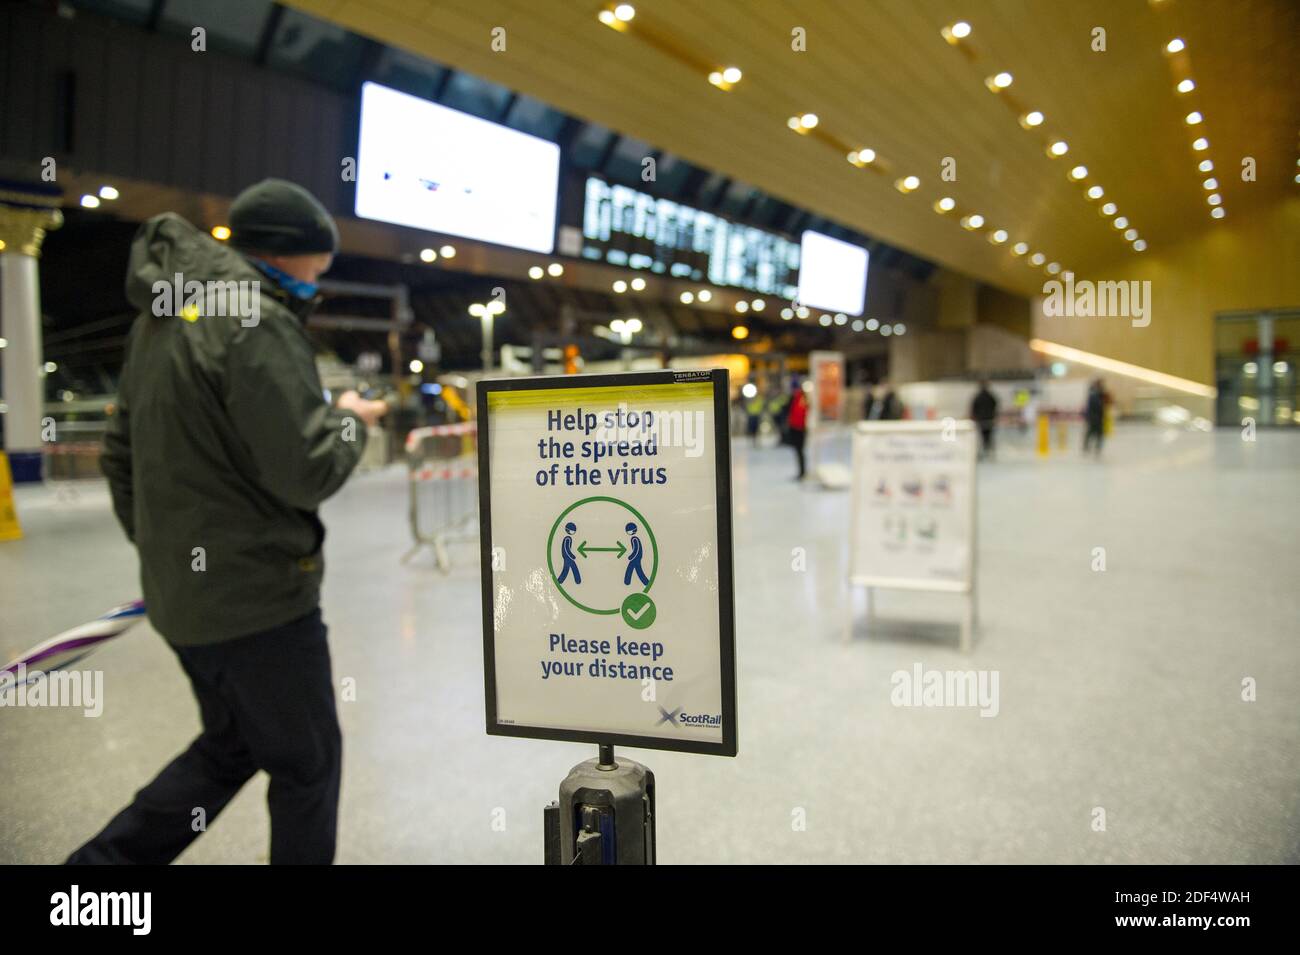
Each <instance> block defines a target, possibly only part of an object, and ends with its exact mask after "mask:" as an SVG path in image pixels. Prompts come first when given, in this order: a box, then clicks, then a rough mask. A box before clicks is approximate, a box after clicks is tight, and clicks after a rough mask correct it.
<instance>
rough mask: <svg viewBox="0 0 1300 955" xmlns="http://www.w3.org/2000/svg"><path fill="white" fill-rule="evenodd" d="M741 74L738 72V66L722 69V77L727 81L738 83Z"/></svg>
mask: <svg viewBox="0 0 1300 955" xmlns="http://www.w3.org/2000/svg"><path fill="white" fill-rule="evenodd" d="M742 75H744V74H742V73H741V72H740V70H739V68H737V67H734V66H729V67H727V68H726V69H725V70H723V71H722V78H723V79H724V80H726V81H727V82H728V83H739V82H740V78H741V76H742Z"/></svg>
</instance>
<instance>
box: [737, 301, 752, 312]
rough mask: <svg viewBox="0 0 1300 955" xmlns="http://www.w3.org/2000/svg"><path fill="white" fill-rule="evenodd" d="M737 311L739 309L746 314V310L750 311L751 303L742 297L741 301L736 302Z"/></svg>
mask: <svg viewBox="0 0 1300 955" xmlns="http://www.w3.org/2000/svg"><path fill="white" fill-rule="evenodd" d="M736 311H738V312H739V313H740V314H741V315H744V314H745V313H746V312H748V311H749V303H748V302H746V301H745V300H744V299H741V300H740V301H739V302H737V303H736Z"/></svg>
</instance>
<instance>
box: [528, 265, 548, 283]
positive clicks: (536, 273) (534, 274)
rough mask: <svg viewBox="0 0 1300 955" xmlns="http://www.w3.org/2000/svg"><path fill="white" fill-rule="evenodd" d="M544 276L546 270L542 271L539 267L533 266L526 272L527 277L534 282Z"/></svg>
mask: <svg viewBox="0 0 1300 955" xmlns="http://www.w3.org/2000/svg"><path fill="white" fill-rule="evenodd" d="M545 274H546V270H545V269H543V268H542V267H541V266H540V265H534V266H533V267H532V268H531V269H529V270H528V277H529V278H530V279H534V280H536V279H540V278H541V277H542V276H543V275H545Z"/></svg>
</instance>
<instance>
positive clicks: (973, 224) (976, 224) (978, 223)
mask: <svg viewBox="0 0 1300 955" xmlns="http://www.w3.org/2000/svg"><path fill="white" fill-rule="evenodd" d="M962 225H964V226H965V227H966V228H967V229H978V228H980V227H982V226H983V225H984V217H983V216H982V215H980V214H979V213H978V212H977V213H974V214H973V215H969V216H967V217H966V218H965V219H964V220H962Z"/></svg>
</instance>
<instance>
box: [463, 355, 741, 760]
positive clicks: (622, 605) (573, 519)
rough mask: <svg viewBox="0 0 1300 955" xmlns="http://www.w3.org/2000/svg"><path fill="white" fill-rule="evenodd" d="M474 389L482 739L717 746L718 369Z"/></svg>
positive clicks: (722, 599) (722, 665)
mask: <svg viewBox="0 0 1300 955" xmlns="http://www.w3.org/2000/svg"><path fill="white" fill-rule="evenodd" d="M609 381H616V382H619V383H617V384H605V382H609ZM588 382H590V383H588ZM560 383H563V384H562V385H561V384H560ZM719 383H720V385H719ZM557 385H559V386H557ZM480 387H481V388H483V392H484V393H483V395H482V396H481V397H480V413H482V411H483V409H484V408H486V415H487V438H488V441H487V448H486V455H487V458H488V461H487V468H486V475H487V487H486V490H487V493H488V495H489V499H488V501H487V507H486V508H485V509H484V511H485V513H486V516H487V528H488V533H489V534H490V540H485V544H487V545H488V546H489V547H490V551H489V555H490V566H491V577H490V581H486V582H485V587H487V588H488V590H487V593H488V595H489V597H490V599H489V601H488V603H489V604H490V607H491V620H490V628H491V645H490V648H489V654H490V660H489V668H488V672H487V673H486V674H485V675H486V679H487V681H488V709H489V713H488V717H489V731H490V732H499V733H502V734H505V735H511V734H512V733H513V734H515V735H546V736H551V737H553V738H576V737H573V736H568V737H566V736H564V735H558V734H562V733H565V732H567V733H570V734H587V735H586V736H583V737H582V738H590V739H596V738H597V737H598V736H599V735H601V734H606V735H620V736H624V737H639V738H643V739H648V740H651V742H647V743H644V744H642V745H647V746H656V745H662V746H663V748H681V749H694V750H696V751H710V752H721V751H722V750H723V748H724V717H727V718H731V710H732V708H733V707H734V685H735V681H734V659H733V657H734V652H733V650H732V647H733V637H732V634H731V622H732V613H731V580H730V574H729V570H730V566H731V555H730V539H729V529H730V514H729V503H730V494H729V481H730V475H729V474H728V473H722V474H721V475H720V474H719V460H720V457H719V445H718V440H717V434H716V432H717V428H718V426H719V422H718V421H717V420H715V413H714V409H715V393H716V389H717V388H719V387H721V389H722V391H721V393H722V394H725V393H726V392H725V389H726V373H725V372H708V371H704V372H696V371H690V372H653V373H649V374H640V375H637V374H629V375H597V376H591V377H590V378H585V376H573V377H567V378H562V379H555V378H551V379H524V380H506V381H502V382H486V383H484V384H483V385H481V386H480ZM721 424H722V426H723V427H724V428H725V420H724V421H723V422H721ZM482 431H483V426H482V424H480V433H482ZM723 450H724V451H725V441H724V442H723ZM721 460H722V462H723V466H724V467H726V462H727V461H729V457H726V456H725V455H724V456H723V457H722V458H721ZM720 477H721V482H720V481H719V478H720ZM720 493H722V494H724V496H725V500H722V501H720ZM723 507H725V508H727V511H728V513H726V514H725V527H726V528H727V530H728V534H727V536H726V539H725V540H722V541H720V540H719V526H720V522H719V518H720V516H721V515H720V508H723ZM720 544H721V546H720ZM724 568H725V579H724ZM485 625H486V624H485ZM494 708H495V724H496V728H495V729H493V716H494V713H493V710H494ZM732 725H734V722H733V723H732ZM524 728H533V729H538V730H548V731H558V734H557V733H540V732H534V733H528V732H520V731H521V730H523V729H524ZM655 741H662V742H661V743H658V742H655ZM730 742H731V744H732V746H733V747H734V734H732V740H731V741H730ZM731 754H734V753H729V754H728V755H731Z"/></svg>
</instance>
